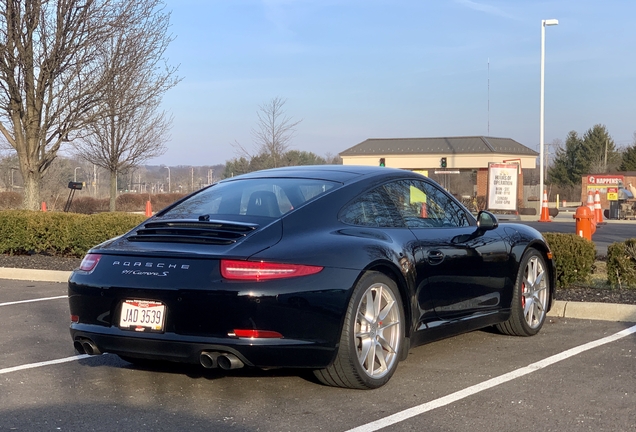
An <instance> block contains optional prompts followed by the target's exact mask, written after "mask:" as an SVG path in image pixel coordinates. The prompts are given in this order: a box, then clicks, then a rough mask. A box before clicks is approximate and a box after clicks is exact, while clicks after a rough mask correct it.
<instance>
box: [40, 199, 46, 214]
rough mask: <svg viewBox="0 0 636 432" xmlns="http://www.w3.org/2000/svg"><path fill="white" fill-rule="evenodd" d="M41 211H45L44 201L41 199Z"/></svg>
mask: <svg viewBox="0 0 636 432" xmlns="http://www.w3.org/2000/svg"><path fill="white" fill-rule="evenodd" d="M41 209H42V211H43V212H45V211H46V203H45V202H44V201H42V207H41Z"/></svg>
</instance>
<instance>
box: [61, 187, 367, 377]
mask: <svg viewBox="0 0 636 432" xmlns="http://www.w3.org/2000/svg"><path fill="white" fill-rule="evenodd" d="M338 187H339V184H338V183H337V182H332V181H323V180H315V179H276V178H272V179H251V180H242V181H234V182H232V181H230V182H226V183H221V184H219V185H215V186H213V187H211V188H209V189H207V190H205V191H203V192H201V193H198V194H195V195H192V196H190V197H189V198H187V199H186V200H184V201H183V202H180V203H177V204H176V205H175V206H174V207H172V208H168V209H167V210H165V211H162V212H160V213H159V214H158V215H157V216H155V217H153V218H151V219H149V220H147V221H146V222H145V223H143V224H142V225H140V226H139V227H137V228H135V229H134V230H132V231H131V232H130V233H128V234H126V235H124V236H122V237H119V238H116V239H113V240H110V241H108V242H106V243H104V244H102V245H99V246H96V247H95V248H93V249H92V250H91V251H89V253H88V255H87V256H86V257H85V258H84V260H83V262H82V265H81V267H80V268H79V269H77V270H76V271H74V272H73V273H72V275H71V277H70V279H69V288H68V293H69V303H70V313H71V321H72V324H71V336H72V339H73V342H74V346H75V348H76V349H77V351H79V352H81V353H88V354H99V353H104V352H109V353H114V354H118V355H120V356H121V357H123V358H125V359H128V360H131V361H135V360H137V359H150V360H169V361H177V362H186V363H200V364H202V365H203V366H205V367H222V368H225V369H230V368H236V367H242V366H243V365H249V366H256V367H310V368H320V367H325V366H326V365H328V364H329V363H330V362H331V361H332V359H333V356H334V353H335V350H336V347H337V343H338V340H339V337H340V329H341V326H342V317H343V315H344V311H345V310H346V308H347V302H348V298H349V297H348V296H349V294H350V291H351V287H352V286H353V285H354V284H355V281H356V278H357V277H358V274H359V273H358V272H357V271H355V270H351V269H345V268H339V267H336V266H329V265H323V264H322V263H321V262H320V259H319V257H315V256H313V255H312V254H311V248H310V245H308V244H306V243H305V242H304V241H303V237H304V236H303V234H302V233H298V232H294V230H296V228H293V229H292V228H290V227H298V226H301V225H302V223H299V221H298V218H304V219H306V218H307V215H308V214H313V215H315V216H316V217H320V211H319V210H318V209H319V208H320V205H319V200H320V198H321V196H323V195H326V194H329V193H330V191H333V190H336V189H337V188H338ZM269 200H271V201H269ZM310 206H314V208H315V209H314V210H312V208H311V207H310ZM286 221H287V222H286ZM307 222H310V221H307ZM307 225H308V226H311V224H307ZM286 228H287V229H286ZM308 232H309V234H308V236H311V235H318V236H319V235H320V233H318V234H316V233H315V232H314V233H313V234H311V228H309V229H308ZM308 236H305V238H308ZM274 246H276V250H277V251H278V252H277V253H278V256H279V258H280V257H282V255H281V250H282V251H284V255H285V257H284V258H280V259H275V260H273V259H271V257H270V258H268V255H267V251H268V250H271V248H273V247H274Z"/></svg>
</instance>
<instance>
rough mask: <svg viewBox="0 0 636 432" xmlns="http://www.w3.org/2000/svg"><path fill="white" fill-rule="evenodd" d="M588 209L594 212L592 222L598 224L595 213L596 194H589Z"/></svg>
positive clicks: (590, 192)
mask: <svg viewBox="0 0 636 432" xmlns="http://www.w3.org/2000/svg"><path fill="white" fill-rule="evenodd" d="M587 207H588V208H589V209H590V211H591V212H592V216H594V217H593V218H592V220H593V221H594V223H596V222H597V220H596V213H595V212H594V192H592V191H588V192H587Z"/></svg>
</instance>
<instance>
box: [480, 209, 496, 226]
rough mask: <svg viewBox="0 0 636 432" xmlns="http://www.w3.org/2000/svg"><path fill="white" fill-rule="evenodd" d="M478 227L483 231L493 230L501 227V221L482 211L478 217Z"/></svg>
mask: <svg viewBox="0 0 636 432" xmlns="http://www.w3.org/2000/svg"><path fill="white" fill-rule="evenodd" d="M477 226H478V227H479V229H480V230H483V231H488V230H493V229H495V228H497V227H498V226H499V221H498V220H497V217H496V216H495V215H494V214H492V213H490V212H488V211H485V210H482V211H480V212H479V214H478V215H477Z"/></svg>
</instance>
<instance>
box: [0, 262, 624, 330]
mask: <svg viewBox="0 0 636 432" xmlns="http://www.w3.org/2000/svg"><path fill="white" fill-rule="evenodd" d="M70 275H71V272H70V271H56V270H33V269H20V268H9V267H0V279H14V280H26V281H36V282H61V283H66V282H68V278H69V276H70ZM548 316H549V317H557V318H573V319H587V320H600V321H617V322H636V305H628V304H617V303H595V302H573V301H562V300H556V301H555V302H554V304H553V305H552V309H551V310H550V312H548Z"/></svg>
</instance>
